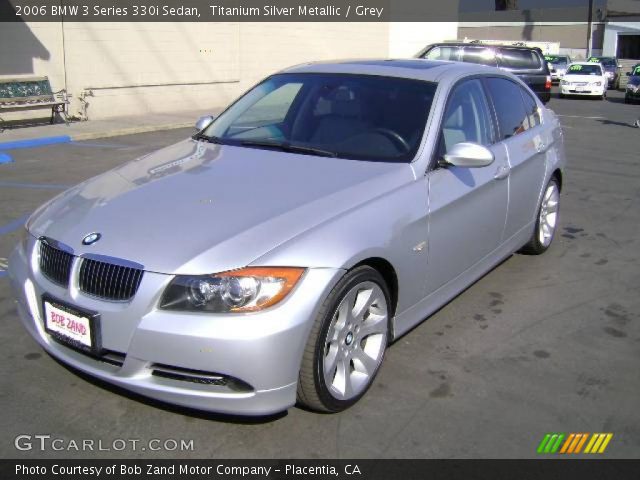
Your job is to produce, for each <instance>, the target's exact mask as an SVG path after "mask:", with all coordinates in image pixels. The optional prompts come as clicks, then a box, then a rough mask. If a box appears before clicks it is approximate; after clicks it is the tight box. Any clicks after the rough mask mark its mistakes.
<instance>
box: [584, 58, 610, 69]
mask: <svg viewBox="0 0 640 480" xmlns="http://www.w3.org/2000/svg"><path fill="white" fill-rule="evenodd" d="M589 62H591V63H601V64H602V65H603V66H605V67H615V66H616V59H615V58H611V57H589Z"/></svg>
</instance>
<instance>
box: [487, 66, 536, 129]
mask: <svg viewBox="0 0 640 480" xmlns="http://www.w3.org/2000/svg"><path fill="white" fill-rule="evenodd" d="M487 87H488V89H489V94H490V95H491V99H492V100H493V105H494V107H495V109H496V116H497V117H498V125H499V128H500V135H499V139H500V140H505V139H507V138H509V137H512V136H514V135H517V134H518V133H522V132H524V131H525V130H526V129H527V128H528V126H529V121H528V119H527V113H526V112H525V110H524V103H523V102H522V95H521V94H520V86H519V85H517V84H516V83H514V82H512V81H511V80H507V79H505V78H487Z"/></svg>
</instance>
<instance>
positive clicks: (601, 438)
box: [537, 433, 613, 454]
mask: <svg viewBox="0 0 640 480" xmlns="http://www.w3.org/2000/svg"><path fill="white" fill-rule="evenodd" d="M589 437H590V438H589ZM612 438H613V433H594V434H590V433H567V434H564V433H547V434H545V436H544V438H543V439H542V441H541V442H540V445H538V449H537V452H538V453H551V454H553V453H560V454H578V453H591V454H593V453H604V451H605V450H606V449H607V446H608V445H609V442H610V441H611V439H612ZM587 440H589V441H588V442H587ZM585 444H586V448H584V450H583V447H584V446H585Z"/></svg>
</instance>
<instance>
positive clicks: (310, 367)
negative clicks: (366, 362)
mask: <svg viewBox="0 0 640 480" xmlns="http://www.w3.org/2000/svg"><path fill="white" fill-rule="evenodd" d="M362 282H373V283H375V284H377V285H378V286H379V287H380V288H381V290H382V292H383V293H384V296H385V300H386V304H387V335H386V343H385V345H384V348H385V350H386V346H387V345H388V342H389V339H390V332H389V328H390V319H391V312H392V307H391V300H390V299H391V297H390V294H389V288H388V287H387V284H386V282H385V281H384V278H382V275H380V273H379V272H378V271H377V270H375V269H374V268H372V267H370V266H368V265H363V266H360V267H357V268H355V269H353V270H351V271H349V272H347V273H346V274H345V276H344V277H342V279H340V281H339V282H338V283H337V284H336V286H335V287H334V288H333V290H331V293H329V295H328V296H327V298H326V300H325V301H324V303H323V304H322V307H321V308H320V311H319V312H318V316H317V317H316V319H315V321H314V324H313V326H312V327H311V332H310V334H309V338H308V340H307V344H306V346H305V350H304V354H303V357H302V364H301V367H300V373H299V375H298V391H297V397H298V403H299V404H300V405H302V406H304V407H306V408H309V409H311V410H315V411H318V412H326V413H335V412H340V411H342V410H345V409H347V408H349V407H350V406H352V405H353V404H355V403H356V402H357V401H358V400H359V399H360V398H362V396H363V395H364V394H365V393H366V392H367V390H368V389H369V387H370V386H371V384H372V383H373V381H374V380H375V376H376V374H377V373H378V371H379V370H380V365H381V364H382V362H383V361H384V351H383V352H382V358H381V360H380V363H379V365H378V367H377V368H376V370H375V372H374V373H373V375H371V378H370V381H369V384H368V385H367V386H366V387H365V388H364V390H363V391H362V392H360V393H359V394H358V395H357V396H355V397H353V398H351V399H349V400H340V399H338V398H336V397H334V396H333V395H332V394H331V391H330V389H329V387H327V385H326V383H325V380H324V373H323V368H324V367H323V360H324V354H325V345H326V341H327V333H328V330H329V327H330V325H331V321H332V319H333V315H334V313H335V312H336V309H337V308H338V306H339V305H340V302H341V301H342V299H343V298H344V297H345V296H346V294H347V293H348V292H349V291H350V290H351V289H352V288H353V287H355V286H356V285H358V284H360V283H362Z"/></svg>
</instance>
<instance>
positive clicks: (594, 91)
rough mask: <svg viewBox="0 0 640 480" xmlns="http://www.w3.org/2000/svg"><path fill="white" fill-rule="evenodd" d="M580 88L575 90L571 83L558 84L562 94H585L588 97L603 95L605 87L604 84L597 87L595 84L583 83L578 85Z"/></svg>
mask: <svg viewBox="0 0 640 480" xmlns="http://www.w3.org/2000/svg"><path fill="white" fill-rule="evenodd" d="M580 88H581V89H582V90H580V91H579V90H577V89H576V87H575V86H573V85H562V84H561V85H560V93H562V95H585V96H590V97H601V96H602V95H604V93H605V90H606V87H605V86H604V85H601V86H599V87H597V86H590V85H585V86H582V87H580Z"/></svg>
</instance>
